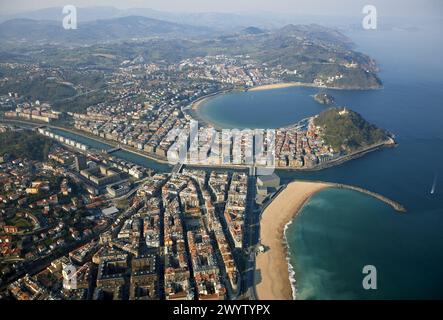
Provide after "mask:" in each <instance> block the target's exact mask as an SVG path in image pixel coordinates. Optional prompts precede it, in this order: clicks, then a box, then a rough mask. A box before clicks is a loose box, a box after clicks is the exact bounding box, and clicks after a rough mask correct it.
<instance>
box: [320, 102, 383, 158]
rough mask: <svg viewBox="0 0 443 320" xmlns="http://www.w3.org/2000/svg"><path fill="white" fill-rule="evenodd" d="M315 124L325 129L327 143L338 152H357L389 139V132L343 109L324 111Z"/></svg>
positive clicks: (355, 113)
mask: <svg viewBox="0 0 443 320" xmlns="http://www.w3.org/2000/svg"><path fill="white" fill-rule="evenodd" d="M314 124H315V125H316V126H320V127H322V128H323V129H324V139H325V142H326V143H327V144H329V145H331V146H332V147H333V148H334V150H336V151H346V152H349V151H355V150H358V149H360V148H363V147H366V146H370V145H372V144H375V143H379V142H383V141H385V140H386V139H388V138H389V133H388V132H387V131H385V130H383V129H380V128H377V127H376V126H375V125H373V124H370V123H369V122H367V121H366V120H365V119H363V117H362V116H361V115H360V114H358V113H357V112H355V111H352V110H348V109H343V108H330V109H327V110H325V111H323V112H322V113H320V114H319V115H318V117H316V118H315V120H314Z"/></svg>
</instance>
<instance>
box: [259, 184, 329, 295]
mask: <svg viewBox="0 0 443 320" xmlns="http://www.w3.org/2000/svg"><path fill="white" fill-rule="evenodd" d="M331 187H332V186H331V184H329V183H321V182H306V181H296V182H292V183H290V184H289V185H288V186H286V188H285V189H284V190H283V191H282V192H281V193H280V194H279V195H278V196H277V198H275V199H274V200H273V201H272V202H271V203H270V204H269V205H268V207H267V208H266V209H265V210H264V212H263V215H262V218H261V221H260V241H261V244H262V245H263V246H264V247H265V252H263V253H260V254H259V255H258V256H257V258H256V272H257V273H259V274H260V276H259V279H257V277H256V279H255V280H256V293H257V297H258V299H260V300H292V299H293V298H294V296H295V294H294V292H293V291H294V290H293V283H291V280H290V278H291V276H293V275H290V272H289V269H290V266H289V263H288V260H287V258H288V250H287V249H288V248H287V244H286V240H285V238H286V236H285V230H286V228H287V225H288V224H289V223H291V221H292V220H293V218H294V217H295V216H297V215H298V213H299V212H300V210H301V209H302V208H303V206H304V205H305V204H306V203H307V202H308V201H309V199H310V198H311V197H312V196H313V195H315V194H316V193H317V192H319V191H321V190H324V189H327V188H331Z"/></svg>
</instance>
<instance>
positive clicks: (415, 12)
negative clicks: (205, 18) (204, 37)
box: [0, 0, 443, 16]
mask: <svg viewBox="0 0 443 320" xmlns="http://www.w3.org/2000/svg"><path fill="white" fill-rule="evenodd" d="M68 4H72V5H75V6H78V7H88V6H112V7H116V8H120V9H127V8H151V9H156V10H162V11H186V12H251V11H253V12H263V11H265V12H267V11H269V12H277V13H290V14H310V15H331V14H333V15H343V16H348V15H349V16H354V15H358V14H361V11H362V8H363V7H364V6H365V5H368V4H369V5H375V6H376V7H377V10H378V11H380V13H382V14H384V15H386V16H427V15H432V16H443V1H442V0H334V1H331V0H38V1H35V0H12V1H11V0H0V15H3V14H11V13H18V12H22V11H31V10H36V9H43V8H49V7H63V6H65V5H68Z"/></svg>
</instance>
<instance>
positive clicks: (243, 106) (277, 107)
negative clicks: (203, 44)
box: [193, 87, 326, 129]
mask: <svg viewBox="0 0 443 320" xmlns="http://www.w3.org/2000/svg"><path fill="white" fill-rule="evenodd" d="M318 91H319V89H316V88H305V87H289V88H281V89H273V90H263V91H247V92H239V91H233V92H229V93H223V94H220V95H217V96H215V97H211V98H208V99H207V100H205V101H203V102H202V103H201V104H200V105H199V107H198V108H197V109H196V110H193V113H194V116H195V118H196V119H197V120H199V121H200V122H204V123H207V124H211V125H213V126H214V127H216V128H218V129H233V128H238V129H246V128H248V129H277V128H282V127H286V126H289V125H291V124H294V123H296V122H298V121H300V120H302V119H304V118H307V117H310V116H314V115H316V114H318V113H320V112H321V111H323V110H324V109H325V108H326V107H325V106H323V105H320V104H319V103H317V102H316V101H315V100H314V99H313V97H312V96H313V95H314V94H316V93H317V92H318Z"/></svg>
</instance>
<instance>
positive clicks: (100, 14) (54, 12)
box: [0, 7, 122, 22]
mask: <svg viewBox="0 0 443 320" xmlns="http://www.w3.org/2000/svg"><path fill="white" fill-rule="evenodd" d="M62 11H63V8H62V7H52V8H45V9H40V10H35V11H26V12H22V13H17V14H11V15H2V16H0V22H4V21H7V20H13V19H32V20H51V21H62V20H63V17H64V16H65V14H63V12H62ZM121 16H122V10H120V9H117V8H114V7H87V8H80V7H79V8H77V19H78V21H79V22H88V21H95V20H103V19H112V18H118V17H121Z"/></svg>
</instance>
